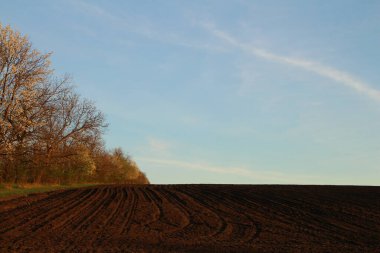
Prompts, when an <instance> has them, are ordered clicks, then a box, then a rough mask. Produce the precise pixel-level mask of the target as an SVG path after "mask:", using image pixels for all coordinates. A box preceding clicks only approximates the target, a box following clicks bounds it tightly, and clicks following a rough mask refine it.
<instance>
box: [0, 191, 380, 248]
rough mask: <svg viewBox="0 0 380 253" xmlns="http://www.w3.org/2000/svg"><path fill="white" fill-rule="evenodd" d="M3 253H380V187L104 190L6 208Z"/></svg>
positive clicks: (1, 206)
mask: <svg viewBox="0 0 380 253" xmlns="http://www.w3.org/2000/svg"><path fill="white" fill-rule="evenodd" d="M0 252H380V187H353V186H290V185H289V186H284V185H260V186H254V185H165V186H164V185H148V186H146V185H145V186H142V185H141V186H101V187H92V188H84V189H72V190H66V191H58V192H52V193H44V194H36V195H33V196H30V197H26V198H25V197H23V198H18V199H13V200H7V201H2V202H0Z"/></svg>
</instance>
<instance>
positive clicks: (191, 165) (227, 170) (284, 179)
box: [136, 157, 315, 183]
mask: <svg viewBox="0 0 380 253" xmlns="http://www.w3.org/2000/svg"><path fill="white" fill-rule="evenodd" d="M136 160H138V161H139V162H143V163H147V164H151V165H155V166H165V167H172V168H173V167H174V168H177V169H188V170H198V171H207V172H212V173H218V174H227V175H228V174H230V175H236V176H241V177H245V178H250V179H253V180H262V181H265V182H270V183H273V182H281V183H295V182H303V183H305V182H307V181H308V182H311V183H312V182H314V181H315V177H313V176H302V175H296V176H293V175H286V174H283V173H280V172H276V171H252V170H250V169H247V168H245V167H239V166H236V167H226V166H214V165H209V164H203V163H197V162H185V161H179V160H174V159H156V158H146V157H138V158H136Z"/></svg>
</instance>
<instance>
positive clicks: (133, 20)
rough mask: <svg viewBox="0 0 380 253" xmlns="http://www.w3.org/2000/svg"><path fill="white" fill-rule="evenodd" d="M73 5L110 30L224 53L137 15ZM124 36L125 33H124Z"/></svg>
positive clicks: (93, 5) (79, 0) (77, 2)
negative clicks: (99, 20) (122, 14)
mask: <svg viewBox="0 0 380 253" xmlns="http://www.w3.org/2000/svg"><path fill="white" fill-rule="evenodd" d="M69 3H70V4H71V5H73V6H75V8H76V9H77V10H79V11H81V12H82V13H84V14H86V15H90V16H93V17H96V18H97V19H101V20H103V21H105V22H107V23H108V24H109V28H110V29H116V30H118V31H123V32H126V31H128V32H132V33H134V34H137V35H139V36H142V37H145V38H147V39H150V40H155V41H158V42H161V43H165V44H171V45H175V46H180V47H187V48H193V49H200V50H208V51H224V50H225V49H224V48H223V47H221V46H216V45H215V44H210V43H206V42H204V41H201V40H194V39H190V38H188V37H186V36H185V34H184V33H180V32H179V31H177V32H173V31H169V30H168V28H167V27H165V29H160V28H159V27H157V25H156V24H155V23H154V22H152V21H150V20H149V19H147V18H146V17H138V16H136V15H128V18H127V17H126V16H120V15H116V14H114V13H113V12H110V11H108V10H107V9H105V8H102V7H100V6H99V5H96V4H94V3H90V2H85V1H81V0H75V1H70V2H69ZM122 34H123V33H122Z"/></svg>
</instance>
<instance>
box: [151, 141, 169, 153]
mask: <svg viewBox="0 0 380 253" xmlns="http://www.w3.org/2000/svg"><path fill="white" fill-rule="evenodd" d="M148 147H149V149H150V151H152V152H154V153H167V152H169V151H170V150H171V148H172V147H173V144H172V143H171V142H169V141H166V140H161V139H157V138H154V137H149V138H148Z"/></svg>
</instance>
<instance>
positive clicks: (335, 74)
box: [203, 24, 380, 102]
mask: <svg viewBox="0 0 380 253" xmlns="http://www.w3.org/2000/svg"><path fill="white" fill-rule="evenodd" d="M203 27H205V28H206V29H207V30H208V31H210V32H211V33H212V34H213V35H215V36H216V37H218V38H220V39H221V40H223V41H225V42H227V43H229V44H231V45H232V46H234V47H236V48H239V49H240V50H243V51H245V52H248V53H250V54H252V55H254V56H257V57H260V58H262V59H265V60H268V61H273V62H278V63H283V64H287V65H292V66H296V67H299V68H302V69H305V70H308V71H311V72H314V73H316V74H318V75H320V76H323V77H326V78H329V79H331V80H333V81H335V82H337V83H340V84H342V85H344V86H346V87H349V88H351V89H352V90H354V91H356V92H357V93H361V94H364V95H366V96H367V97H369V98H371V99H373V100H376V101H377V102H380V90H377V89H375V88H372V87H371V86H370V85H368V84H367V83H365V82H363V81H361V80H359V79H358V78H356V77H354V76H352V75H351V74H349V73H347V72H344V71H340V70H337V69H335V68H332V67H329V66H325V65H322V64H320V63H317V62H313V61H308V60H303V59H297V58H291V57H285V56H281V55H277V54H274V53H272V52H268V51H266V50H263V49H260V48H256V47H253V46H250V45H247V44H245V43H243V42H240V41H239V40H238V39H236V38H234V37H233V36H231V35H230V34H228V33H226V32H224V31H222V30H219V29H217V28H215V27H214V26H213V25H211V24H203Z"/></svg>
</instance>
